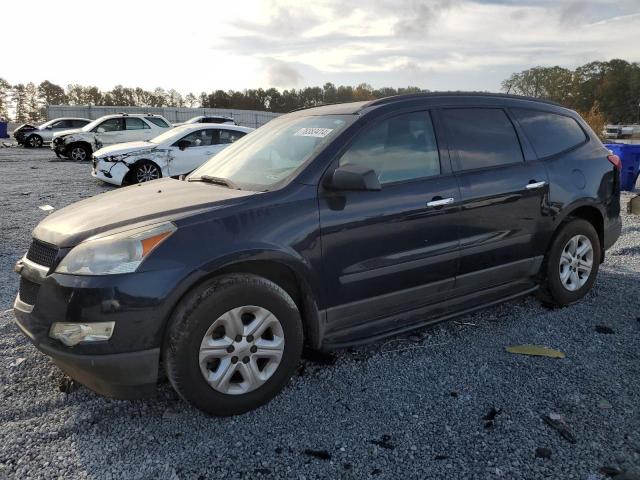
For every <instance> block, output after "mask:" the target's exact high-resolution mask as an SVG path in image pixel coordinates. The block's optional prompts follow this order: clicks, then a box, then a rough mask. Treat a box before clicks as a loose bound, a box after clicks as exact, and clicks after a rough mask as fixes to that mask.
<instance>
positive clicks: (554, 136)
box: [511, 108, 587, 158]
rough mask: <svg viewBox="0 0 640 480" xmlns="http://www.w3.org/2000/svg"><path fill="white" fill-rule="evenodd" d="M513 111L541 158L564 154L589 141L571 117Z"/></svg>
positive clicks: (518, 109) (520, 110) (519, 110)
mask: <svg viewBox="0 0 640 480" xmlns="http://www.w3.org/2000/svg"><path fill="white" fill-rule="evenodd" d="M511 111H512V112H513V114H514V115H515V117H516V118H517V119H518V123H520V125H521V126H522V129H523V130H524V133H525V135H526V136H527V138H528V139H529V141H530V142H531V145H532V146H533V149H534V150H535V151H536V154H537V155H538V157H539V158H542V157H548V156H550V155H555V154H557V153H560V152H564V151H565V150H569V149H570V148H573V147H576V146H578V145H580V144H581V143H584V141H585V140H586V139H587V136H586V134H585V133H584V130H582V128H581V127H580V125H578V122H576V121H575V120H574V119H573V118H571V117H567V116H565V115H557V114H555V113H549V112H540V111H537V110H528V109H525V108H512V109H511Z"/></svg>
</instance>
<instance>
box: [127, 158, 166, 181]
mask: <svg viewBox="0 0 640 480" xmlns="http://www.w3.org/2000/svg"><path fill="white" fill-rule="evenodd" d="M132 177H133V180H134V183H144V182H150V181H151V180H157V179H158V178H161V177H162V172H161V171H160V167H158V166H157V165H156V164H155V163H153V162H149V161H144V160H143V161H141V162H138V163H137V164H136V166H135V167H134V171H133V175H132Z"/></svg>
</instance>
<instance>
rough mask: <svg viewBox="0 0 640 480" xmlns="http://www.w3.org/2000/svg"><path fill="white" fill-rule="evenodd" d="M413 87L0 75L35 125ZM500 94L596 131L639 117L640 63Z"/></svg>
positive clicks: (545, 70) (529, 78) (516, 78)
mask: <svg viewBox="0 0 640 480" xmlns="http://www.w3.org/2000/svg"><path fill="white" fill-rule="evenodd" d="M426 91H427V90H423V89H420V88H418V87H406V88H398V89H396V88H391V87H384V88H378V89H375V88H373V87H371V85H369V84H366V83H362V84H360V85H357V86H355V87H353V86H344V85H340V86H335V85H334V84H333V83H325V84H324V85H323V86H322V87H305V88H300V89H295V88H293V89H285V90H282V91H281V90H278V89H276V88H269V89H262V88H258V89H246V90H241V91H240V90H227V91H224V90H215V91H212V92H209V93H207V92H202V93H200V94H199V95H197V96H196V95H194V94H193V93H188V94H187V95H185V96H183V95H182V94H181V93H180V92H178V91H177V90H174V89H171V90H164V89H162V88H156V89H155V90H152V91H150V90H145V89H143V88H140V87H135V88H132V87H124V86H122V85H117V86H115V87H114V88H113V89H111V90H109V91H101V90H100V89H99V88H98V87H95V86H83V85H77V84H72V85H68V86H67V87H66V88H63V87H61V86H60V85H56V84H54V83H51V82H49V81H47V80H45V81H44V82H42V83H40V84H39V85H36V84H34V83H27V84H17V85H10V84H9V83H8V82H6V81H5V80H3V79H2V78H0V117H4V118H8V117H9V112H13V115H12V117H13V119H14V120H15V121H16V122H19V123H22V122H38V121H42V120H45V119H46V107H47V106H48V105H109V106H140V107H201V108H234V109H245V110H263V111H270V112H279V113H283V112H289V111H291V110H295V109H298V108H305V107H311V106H315V105H321V104H325V103H341V102H352V101H361V100H372V99H376V98H381V97H387V96H390V95H398V94H403V93H417V92H426ZM502 91H503V92H505V93H513V94H519V95H527V96H531V97H536V98H545V99H548V100H552V101H555V102H558V103H560V104H562V105H565V106H567V107H569V108H572V109H574V110H577V111H578V112H580V113H581V114H582V115H583V116H584V117H585V118H586V119H587V121H589V123H591V125H592V126H593V127H594V130H596V131H598V132H599V131H600V130H601V128H600V125H601V124H604V123H605V122H608V123H633V122H638V121H640V118H639V116H640V64H639V63H637V62H635V63H630V62H627V61H625V60H620V59H614V60H610V61H607V62H590V63H587V64H585V65H582V66H580V67H578V68H576V69H574V70H571V69H568V68H563V67H559V66H555V67H534V68H530V69H528V70H524V71H522V72H518V73H513V74H512V75H511V76H510V77H509V78H507V79H505V80H504V81H503V82H502Z"/></svg>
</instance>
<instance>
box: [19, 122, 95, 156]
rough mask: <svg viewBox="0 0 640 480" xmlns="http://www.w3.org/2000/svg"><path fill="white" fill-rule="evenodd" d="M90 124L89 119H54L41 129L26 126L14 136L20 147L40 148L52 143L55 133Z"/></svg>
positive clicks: (44, 124)
mask: <svg viewBox="0 0 640 480" xmlns="http://www.w3.org/2000/svg"><path fill="white" fill-rule="evenodd" d="M90 122H91V120H89V119H88V118H75V117H74V118H68V117H65V118H54V119H53V120H49V121H48V122H45V123H43V124H42V125H40V126H39V127H31V128H29V127H28V126H26V125H25V126H24V127H23V128H20V129H19V130H16V132H15V133H14V136H15V138H16V140H17V141H18V143H19V144H20V145H24V146H25V147H31V148H38V147H42V146H43V145H44V144H45V143H50V142H51V140H52V139H53V134H54V133H57V132H61V131H63V130H69V129H72V128H82V127H84V126H85V125H87V124H88V123H90Z"/></svg>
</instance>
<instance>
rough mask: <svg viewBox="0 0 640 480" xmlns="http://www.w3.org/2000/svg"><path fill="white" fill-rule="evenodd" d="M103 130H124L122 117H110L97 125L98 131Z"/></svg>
mask: <svg viewBox="0 0 640 480" xmlns="http://www.w3.org/2000/svg"><path fill="white" fill-rule="evenodd" d="M98 130H102V131H103V132H119V131H120V130H123V128H122V119H121V118H110V119H109V120H105V121H104V122H102V123H101V124H100V125H98V126H97V127H96V131H98Z"/></svg>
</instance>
